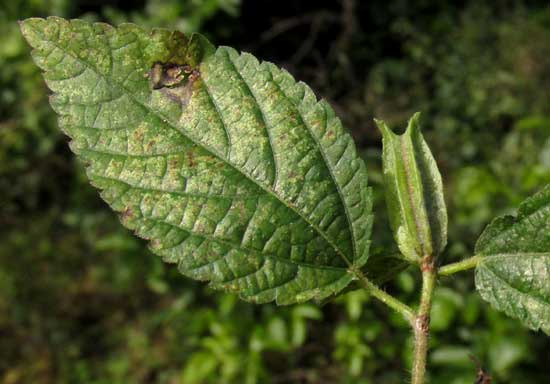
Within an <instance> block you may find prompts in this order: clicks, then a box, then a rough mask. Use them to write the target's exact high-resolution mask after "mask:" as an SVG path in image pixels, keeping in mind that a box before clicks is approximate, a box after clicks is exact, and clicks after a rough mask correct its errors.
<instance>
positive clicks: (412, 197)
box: [376, 113, 447, 261]
mask: <svg viewBox="0 0 550 384" xmlns="http://www.w3.org/2000/svg"><path fill="white" fill-rule="evenodd" d="M419 118H420V114H419V113H416V114H415V115H414V116H413V117H412V118H411V119H410V120H409V125H408V127H407V130H406V131H405V133H404V134H403V135H400V136H399V135H396V134H395V133H393V132H392V131H391V130H390V129H389V128H388V126H387V125H386V123H384V122H383V121H381V120H376V124H377V125H378V128H379V129H380V131H381V132H382V142H383V147H384V148H383V154H382V161H383V168H384V187H385V189H386V203H387V205H388V211H389V215H390V224H391V227H392V230H393V233H394V237H395V240H396V242H397V245H398V246H399V250H400V251H401V253H402V254H403V255H404V256H405V257H406V258H407V259H408V260H410V261H419V260H420V259H422V258H423V257H425V256H437V255H438V254H439V253H441V252H442V251H443V249H444V248H445V245H446V244H447V208H446V207H445V200H444V197H443V184H442V182H441V175H440V174H439V170H438V169H437V164H436V162H435V160H434V158H433V156H432V153H431V151H430V149H429V148H428V145H427V144H426V141H425V140H424V137H423V136H422V133H421V132H420V127H419V124H418V120H419Z"/></svg>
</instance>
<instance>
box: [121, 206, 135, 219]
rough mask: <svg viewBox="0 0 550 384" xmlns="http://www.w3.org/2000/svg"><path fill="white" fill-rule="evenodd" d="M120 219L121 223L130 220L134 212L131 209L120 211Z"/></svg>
mask: <svg viewBox="0 0 550 384" xmlns="http://www.w3.org/2000/svg"><path fill="white" fill-rule="evenodd" d="M120 217H121V219H122V221H126V220H128V219H131V218H133V217H134V211H133V210H132V208H126V209H125V210H124V211H122V213H121V214H120Z"/></svg>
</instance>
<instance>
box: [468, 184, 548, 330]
mask: <svg viewBox="0 0 550 384" xmlns="http://www.w3.org/2000/svg"><path fill="white" fill-rule="evenodd" d="M476 253H477V254H480V255H481V256H482V257H481V261H480V262H479V263H478V265H477V267H476V274H475V275H476V287H477V289H478V291H479V293H480V294H481V297H483V298H484V299H485V300H487V301H488V302H489V303H491V304H492V305H493V306H494V307H495V308H496V309H498V310H500V311H503V312H505V313H506V314H508V315H509V316H511V317H514V318H516V319H519V320H520V321H521V322H522V323H523V324H525V325H526V326H528V327H529V328H531V329H534V330H538V329H541V330H543V331H544V332H545V333H546V334H548V335H550V185H547V186H546V187H545V188H544V189H543V190H542V191H540V192H539V193H537V194H535V195H534V196H532V197H530V198H528V199H527V200H525V201H524V202H523V203H522V204H521V205H520V207H519V210H518V214H517V216H516V217H513V216H503V217H499V218H497V219H495V220H494V221H493V222H492V223H491V224H489V225H488V226H487V228H486V229H485V231H484V232H483V234H482V235H481V236H480V238H479V240H478V241H477V244H476Z"/></svg>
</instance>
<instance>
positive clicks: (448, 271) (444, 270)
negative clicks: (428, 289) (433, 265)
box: [438, 255, 481, 276]
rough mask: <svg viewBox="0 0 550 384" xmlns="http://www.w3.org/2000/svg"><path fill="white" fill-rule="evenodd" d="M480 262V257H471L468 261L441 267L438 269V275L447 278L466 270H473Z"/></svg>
mask: <svg viewBox="0 0 550 384" xmlns="http://www.w3.org/2000/svg"><path fill="white" fill-rule="evenodd" d="M480 260H481V256H480V255H476V256H472V257H470V258H468V259H464V260H462V261H458V262H456V263H451V264H447V265H444V266H443V267H441V268H439V272H438V274H439V275H440V276H449V275H452V274H453V273H457V272H461V271H465V270H467V269H471V268H475V267H476V265H477V263H479V261H480Z"/></svg>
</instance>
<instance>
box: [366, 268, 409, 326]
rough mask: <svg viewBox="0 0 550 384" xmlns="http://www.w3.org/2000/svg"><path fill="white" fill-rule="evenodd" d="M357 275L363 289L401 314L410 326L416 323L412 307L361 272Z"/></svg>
mask: <svg viewBox="0 0 550 384" xmlns="http://www.w3.org/2000/svg"><path fill="white" fill-rule="evenodd" d="M355 275H356V276H357V277H358V278H359V281H361V283H362V284H363V287H364V288H365V290H366V291H367V292H368V293H369V294H370V295H372V296H374V297H375V298H377V299H378V300H380V301H381V302H382V303H384V304H386V305H387V306H388V307H390V308H391V309H393V310H394V311H396V312H398V313H400V314H401V315H402V316H403V317H404V318H405V320H407V322H409V323H410V324H413V323H414V319H415V313H414V311H413V310H412V309H411V307H409V306H408V305H407V304H405V303H403V302H402V301H400V300H398V299H397V298H395V297H393V296H392V295H390V294H389V293H387V292H385V291H383V290H382V289H380V288H379V287H378V286H377V285H376V284H374V283H373V282H371V281H370V280H369V279H368V278H367V277H366V276H365V275H364V274H363V273H362V272H361V271H356V272H355Z"/></svg>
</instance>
